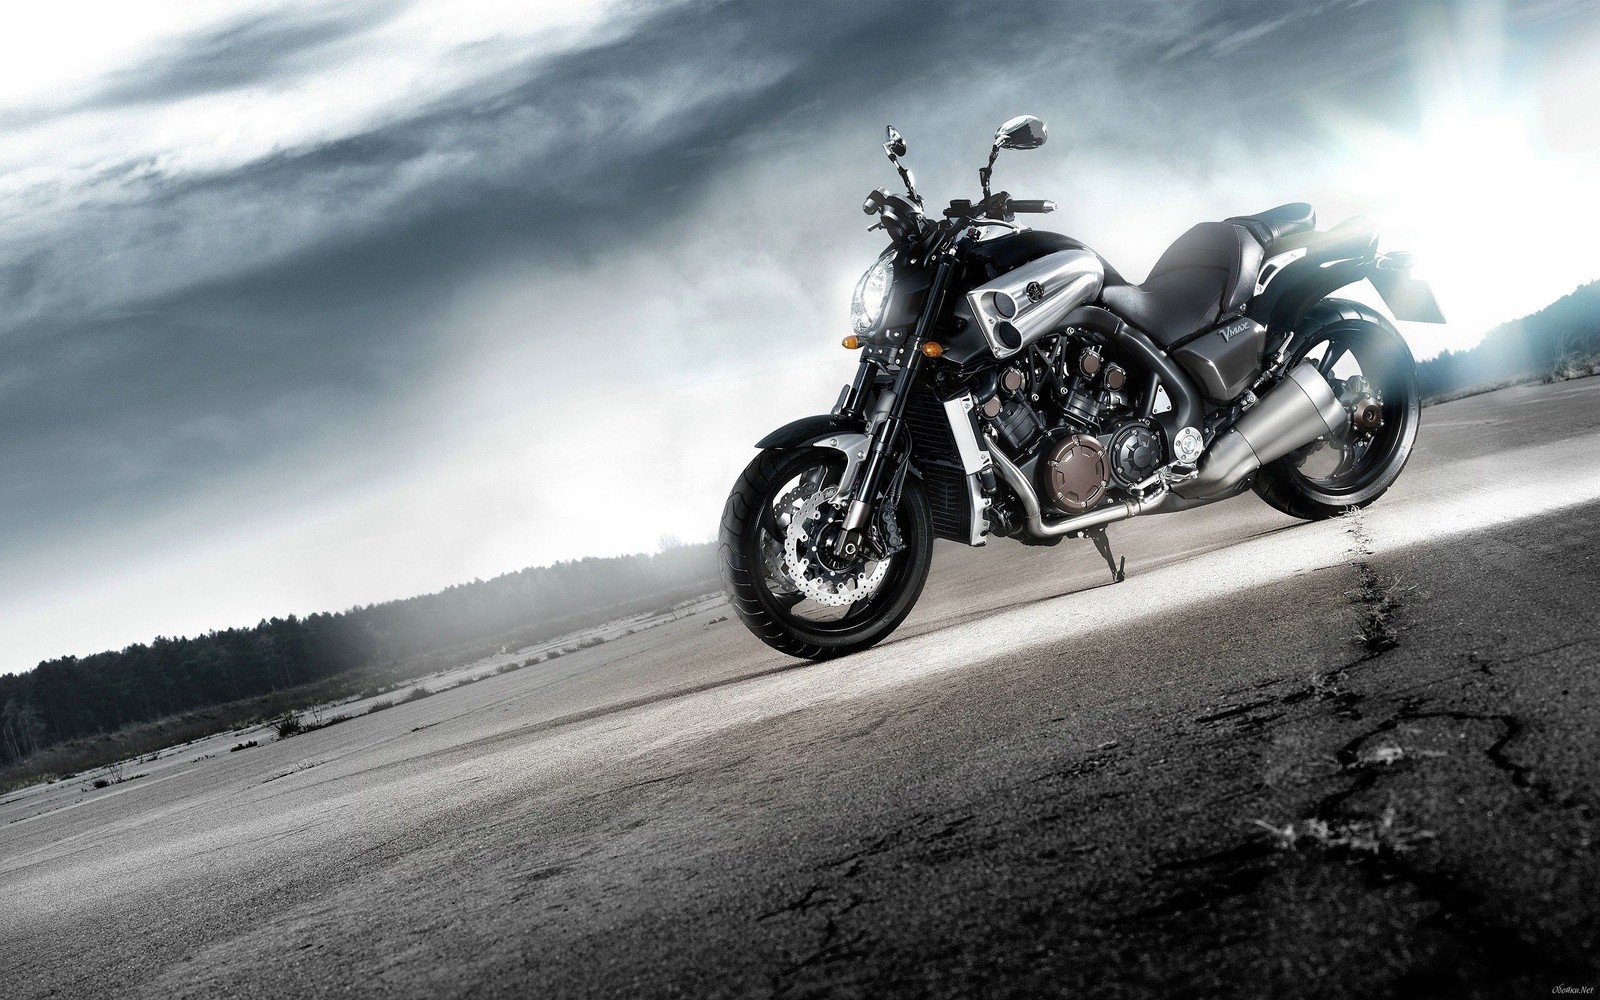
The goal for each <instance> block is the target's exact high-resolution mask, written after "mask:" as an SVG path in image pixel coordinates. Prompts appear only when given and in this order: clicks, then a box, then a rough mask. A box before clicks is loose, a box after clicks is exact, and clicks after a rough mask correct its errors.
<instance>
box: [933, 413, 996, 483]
mask: <svg viewBox="0 0 1600 1000" xmlns="http://www.w3.org/2000/svg"><path fill="white" fill-rule="evenodd" d="M977 406H978V404H977V403H976V402H975V401H974V400H973V398H972V393H970V392H969V393H967V394H965V395H962V396H957V397H956V398H954V399H947V400H945V401H944V415H945V418H946V419H947V420H949V421H950V436H951V437H953V438H955V439H956V453H957V454H958V455H960V456H961V471H962V472H965V473H967V474H969V475H970V474H972V473H974V472H982V471H983V470H984V469H987V468H989V452H988V450H987V449H985V448H984V447H983V445H982V444H981V443H980V442H979V441H978V432H977V431H975V430H973V429H972V418H971V416H969V414H971V413H972V411H973V410H974V409H976V408H977Z"/></svg>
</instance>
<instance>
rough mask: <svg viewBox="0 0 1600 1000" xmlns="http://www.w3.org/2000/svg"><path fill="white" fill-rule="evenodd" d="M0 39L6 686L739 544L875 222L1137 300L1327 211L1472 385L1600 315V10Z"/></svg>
mask: <svg viewBox="0 0 1600 1000" xmlns="http://www.w3.org/2000/svg"><path fill="white" fill-rule="evenodd" d="M5 22H6V23H5V31H4V32H3V33H0V671H13V670H22V669H27V668H29V667H31V666H32V665H33V664H35V663H36V662H38V661H39V660H41V659H44V658H48V657H54V656H60V655H65V654H77V655H82V654H87V653H91V652H95V651H98V650H101V649H106V648H119V647H121V646H124V645H126V644H129V643H132V642H135V641H147V640H148V639H150V638H153V637H154V636H156V635H188V634H195V633H199V632H204V631H206V630H208V629H212V628H225V627H230V626H237V625H251V624H254V623H255V622H256V621H258V620H260V619H262V618H264V617H269V616H273V615H286V614H290V613H296V614H304V613H308V612H313V611H319V610H339V609H343V608H346V607H350V606H352V605H356V604H365V603H371V602H374V601H380V600H388V599H393V598H400V597H406V596H411V595H413V594H418V593H423V592H428V591H433V590H437V589H440V588H442V587H445V586H448V585H450V584H454V583H459V582H463V581H466V580H471V579H474V578H488V577H492V576H495V575H497V574H500V573H504V572H508V571H511V570H516V569H519V568H522V567H524V566H529V565H535V564H542V563H548V562H551V561H555V560H561V559H572V558H578V557H582V556H586V555H608V554H615V553H621V552H634V551H650V550H653V549H655V548H656V547H657V546H658V544H660V542H661V541H662V539H663V538H664V537H667V536H671V537H676V538H680V539H684V540H689V541H697V540H703V539H709V538H710V537H712V535H713V534H714V532H715V530H716V523H717V518H718V515H719V513H720V510H721V504H722V500H723V498H724V496H725V495H726V491H727V489H728V487H729V485H731V483H732V481H733V478H734V476H735V475H736V474H737V472H738V470H739V469H740V468H741V467H742V466H743V465H744V464H745V463H746V462H747V461H748V460H749V459H750V458H751V457H752V455H753V450H752V444H753V442H754V441H755V440H756V439H758V438H759V437H760V436H761V435H762V434H763V433H765V431H767V430H768V429H770V428H772V427H774V426H777V425H779V424H781V423H783V422H786V421H787V420H789V419H792V418H794V417H797V416H802V415H805V414H809V413H815V412H821V411H825V410H826V409H827V408H828V407H829V406H831V404H832V402H833V400H834V397H835V396H836V395H837V391H838V387H839V386H840V385H841V384H842V383H843V382H845V381H846V380H847V379H848V378H849V376H850V374H851V370H852V367H853V357H852V356H850V355H847V354H845V352H843V351H842V350H840V349H839V347H838V340H839V337H840V336H842V333H843V332H845V330H846V324H847V321H848V299H849V293H850V289H851V287H852V286H853V284H854V282H855V279H856V278H857V277H858V276H859V274H860V272H861V271H862V270H864V269H865V267H866V266H867V265H868V264H870V263H871V262H872V260H873V259H874V258H875V257H876V255H877V253H878V251H879V250H880V249H881V247H882V237H881V235H880V234H869V233H867V232H866V231H865V230H866V226H867V225H868V224H869V222H870V221H871V220H867V219H866V218H865V217H864V216H863V215H862V214H861V212H860V204H861V199H862V196H863V195H865V194H866V192H867V191H869V190H870V189H872V188H874V187H878V186H889V187H891V188H892V187H893V186H894V182H895V178H894V175H893V172H892V169H891V168H890V166H889V164H888V163H887V161H886V160H885V159H884V158H883V154H882V150H881V143H882V141H883V140H882V134H883V127H884V125H885V124H886V123H890V122H892V123H893V124H895V125H896V126H897V127H898V128H899V129H900V131H901V132H902V133H903V134H904V135H905V137H906V139H907V141H908V144H909V146H910V153H909V156H908V157H907V161H908V163H909V164H910V165H911V167H912V169H913V170H914V171H915V173H916V176H917V182H918V186H919V188H920V189H921V190H922V191H923V193H924V194H925V195H926V196H927V198H928V200H929V203H930V204H942V203H943V202H944V201H945V200H947V199H949V198H952V197H965V196H970V195H972V194H973V192H974V191H975V190H976V188H977V182H976V169H977V167H978V166H979V165H980V164H981V163H982V160H983V158H984V155H985V154H986V152H987V144H988V141H989V139H990V137H991V136H992V135H993V129H994V127H995V125H996V124H998V123H999V122H1000V121H1002V120H1004V119H1006V118H1009V117H1012V116H1013V115H1016V114H1020V113H1031V114H1036V115H1039V116H1040V117H1043V118H1044V119H1045V120H1046V121H1047V122H1048V123H1049V126H1050V139H1049V142H1048V143H1047V144H1046V145H1045V146H1044V147H1042V148H1040V149H1038V150H1035V151H1029V152H1015V153H1006V154H1003V155H1002V158H1001V160H1000V162H999V164H998V166H997V168H996V185H997V187H999V188H1005V189H1007V190H1010V191H1011V192H1012V193H1013V194H1015V195H1017V196H1019V197H1037V198H1050V199H1053V200H1055V201H1056V202H1057V203H1058V204H1059V205H1060V209H1059V211H1058V212H1057V213H1056V214H1055V215H1054V216H1051V217H1049V218H1048V220H1047V221H1039V222H1038V223H1037V224H1038V225H1040V226H1041V227H1043V228H1051V229H1057V230H1060V231H1064V232H1067V233H1070V234H1072V235H1074V236H1076V237H1078V238H1080V239H1083V240H1084V241H1085V242H1087V243H1089V244H1090V245H1092V246H1094V247H1095V248H1096V249H1098V250H1099V251H1100V252H1101V253H1102V254H1104V255H1105V256H1106V257H1107V258H1108V259H1109V260H1110V261H1112V263H1113V264H1115V265H1116V266H1117V267H1118V269H1119V270H1121V271H1122V272H1123V273H1124V274H1126V275H1128V276H1129V277H1130V278H1132V279H1138V278H1141V277H1142V276H1143V275H1144V273H1145V272H1146V271H1147V270H1148V268H1149V266H1150V264H1151V263H1153V262H1154V260H1155V258H1156V257H1157V256H1158V255H1159V254H1160V252H1161V250H1162V249H1163V248H1164V247H1165V246H1166V245H1167V243H1169V242H1170V241H1171V240H1172V239H1173V238H1175V237H1176V236H1177V235H1178V234H1179V233H1180V232H1182V231H1183V230H1184V229H1186V228H1187V227H1188V226H1189V225H1191V224H1193V223H1194V222H1198V221H1203V220H1208V219H1217V218H1222V217H1225V216H1228V215H1234V214H1241V213H1249V212H1255V211H1261V210H1263V209H1266V208H1269V207H1271V206H1273V205H1277V204H1280V203H1283V202H1288V201H1300V200H1304V201H1310V202H1312V203H1313V204H1314V205H1315V206H1316V207H1317V210H1318V214H1319V218H1320V219H1321V222H1322V225H1323V226H1324V227H1326V226H1330V225H1332V224H1334V223H1336V222H1338V221H1340V220H1341V219H1343V218H1346V217H1348V216H1351V215H1356V214H1361V215H1367V216H1369V217H1371V218H1373V219H1375V220H1376V221H1377V222H1378V223H1379V224H1380V226H1381V227H1382V230H1383V233H1384V244H1383V245H1384V246H1385V247H1386V248H1390V249H1409V250H1412V251H1414V252H1416V253H1417V254H1418V257H1419V265H1418V273H1419V274H1420V275H1421V276H1424V277H1427V278H1429V279H1430V280H1431V281H1432V282H1433V283H1434V286H1435V288H1436V290H1437V292H1438V296H1439V298H1440V301H1441V303H1442V305H1443V307H1444V310H1445V312H1446V314H1447V315H1448V316H1449V317H1450V319H1451V322H1450V323H1449V324H1448V325H1446V326H1444V327H1428V326H1421V325H1412V324H1403V325H1402V330H1403V332H1404V333H1405V334H1406V336H1407V337H1408V339H1409V340H1410V341H1411V343H1412V346H1413V349H1414V350H1415V352H1416V353H1417V354H1418V356H1419V357H1427V356H1431V355H1432V354H1435V353H1437V352H1439V351H1440V350H1443V349H1447V348H1453V349H1459V348H1464V347H1469V346H1471V345H1472V344H1473V343H1475V342H1476V341H1477V340H1478V339H1479V338H1480V337H1481V336H1482V335H1483V333H1484V332H1485V331H1486V330H1487V329H1489V328H1490V327H1492V326H1493V325H1495V324H1497V323H1499V322H1502V321H1505V320H1508V319H1512V318H1515V317H1517V316H1521V315H1525V314H1527V313H1529V312H1532V311H1534V310H1536V309H1537V308H1539V307H1540V306H1542V305H1544V304H1546V303H1547V302H1549V301H1551V300H1553V299H1555V298H1557V297H1559V296H1560V295H1562V294H1565V293H1566V292H1568V291H1570V290H1572V288H1574V287H1575V286H1577V285H1578V284H1581V283H1583V282H1585V281H1588V280H1592V279H1594V278H1597V277H1600V253H1597V252H1595V250H1594V248H1593V245H1592V243H1591V242H1590V241H1591V240H1592V234H1593V233H1595V232H1596V231H1600V199H1595V198H1594V197H1592V192H1593V191H1594V190H1596V189H1597V182H1600V120H1597V119H1600V112H1597V110H1596V109H1597V108H1600V74H1595V73H1593V72H1592V67H1591V63H1592V60H1593V54H1594V53H1595V52H1597V51H1600V11H1597V9H1596V8H1595V6H1594V5H1593V4H1592V3H1588V2H1586V0H1571V2H1565V0H1546V2H1529V3H1522V4H1510V3H1505V4H1502V3H1491V2H1467V3H1456V4H1442V3H1405V2H1393V3H1390V2H1359V0H1330V2H1310V0H1307V2H1295V3H1281V4H1279V3H1221V2H1194V3H1184V4H1177V3H1170V4H1169V3H1150V4H1139V3H1117V4H1100V3H1048V4H1042V5H1034V4H1030V3H1023V2H1010V3H1002V4H993V3H962V2H937V3H929V4H921V3H912V2H894V3H887V2H885V3H874V2H850V3H809V2H804V0H802V2H798V3H755V2H739V3H714V2H703V0H693V2H678V3H648V4H647V3H637V2H595V3H569V2H550V0H544V2H541V3H537V4H529V3H526V2H521V0H415V2H403V0H382V2H368V0H354V2H333V0H318V2H308V3H284V2H272V3H269V2H245V0H181V2H170V3H169V2H155V0H106V2H93V0H86V2H82V3H77V4H71V5H66V4H56V5H47V4H36V5H31V6H30V7H29V8H26V9H24V8H17V9H13V10H10V11H8V12H7V14H6V17H5Z"/></svg>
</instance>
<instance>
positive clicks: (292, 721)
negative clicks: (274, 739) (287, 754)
mask: <svg viewBox="0 0 1600 1000" xmlns="http://www.w3.org/2000/svg"><path fill="white" fill-rule="evenodd" d="M273 730H274V731H275V732H276V733H277V734H278V739H280V740H286V739H288V738H289V737H291V736H299V735H300V734H301V733H303V732H305V731H306V727H305V723H303V722H301V721H300V716H298V715H296V714H294V713H293V712H286V713H284V716H283V718H281V719H279V720H278V721H277V723H276V724H274V725H273Z"/></svg>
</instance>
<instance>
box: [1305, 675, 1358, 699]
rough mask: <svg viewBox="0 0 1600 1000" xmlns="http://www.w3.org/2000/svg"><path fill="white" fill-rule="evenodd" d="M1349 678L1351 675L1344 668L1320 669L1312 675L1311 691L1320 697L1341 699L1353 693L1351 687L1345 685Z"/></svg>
mask: <svg viewBox="0 0 1600 1000" xmlns="http://www.w3.org/2000/svg"><path fill="white" fill-rule="evenodd" d="M1349 679H1350V675H1349V674H1347V673H1345V672H1344V671H1343V670H1330V671H1327V672H1326V673H1324V672H1321V671H1318V672H1317V673H1314V674H1312V675H1311V693H1312V694H1314V695H1316V696H1317V697H1318V698H1323V699H1326V700H1330V701H1341V700H1343V699H1345V698H1348V697H1350V695H1351V692H1350V689H1349V688H1347V687H1345V682H1346V681H1348V680H1349Z"/></svg>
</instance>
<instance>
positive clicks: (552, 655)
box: [545, 649, 566, 660]
mask: <svg viewBox="0 0 1600 1000" xmlns="http://www.w3.org/2000/svg"><path fill="white" fill-rule="evenodd" d="M565 652H566V650H564V649H552V650H551V651H550V652H549V653H547V654H545V659H547V660H554V659H556V658H557V657H559V656H561V654H563V653H565Z"/></svg>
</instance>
